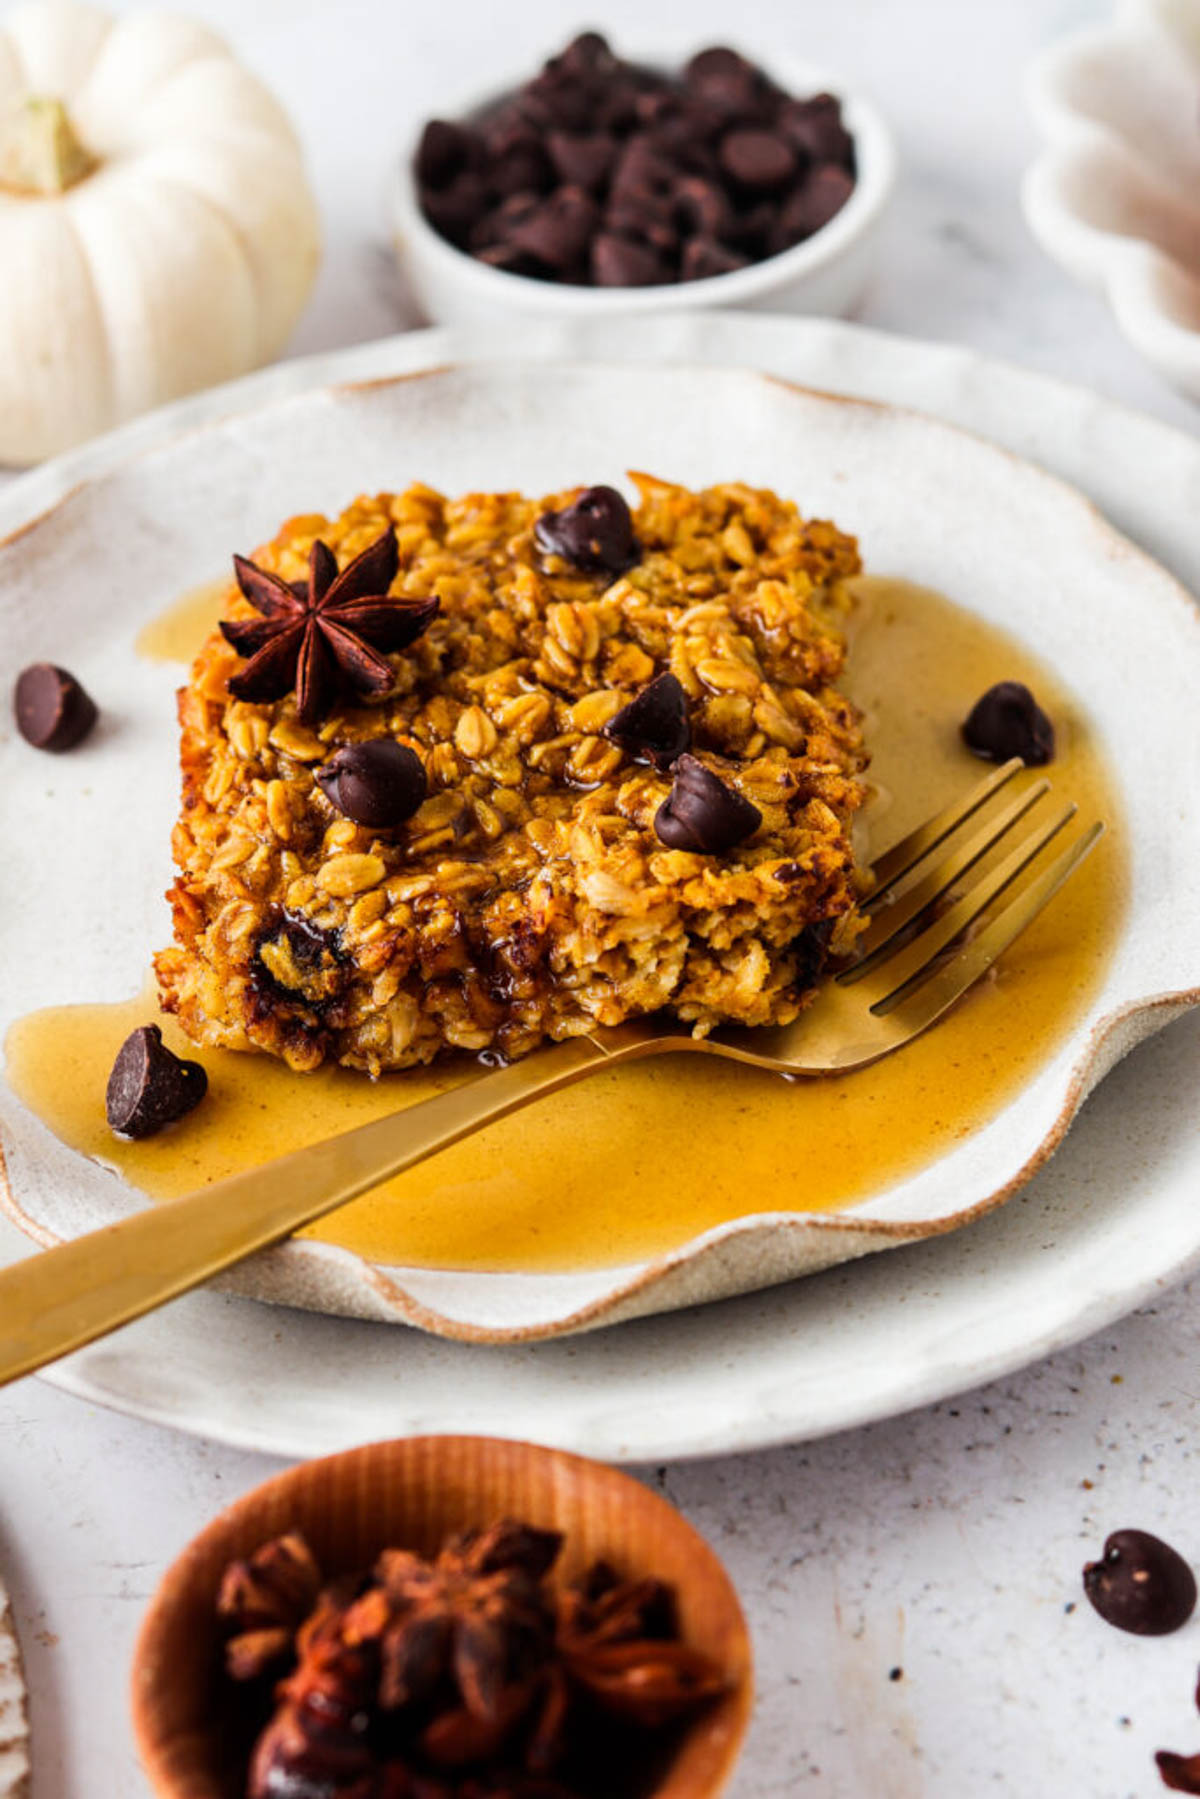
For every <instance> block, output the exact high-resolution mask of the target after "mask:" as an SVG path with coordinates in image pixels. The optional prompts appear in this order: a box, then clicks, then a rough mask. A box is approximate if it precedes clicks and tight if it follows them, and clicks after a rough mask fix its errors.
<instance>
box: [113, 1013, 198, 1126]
mask: <svg viewBox="0 0 1200 1799" xmlns="http://www.w3.org/2000/svg"><path fill="white" fill-rule="evenodd" d="M207 1091H208V1076H207V1075H206V1074H205V1072H204V1070H203V1068H202V1067H201V1066H200V1064H199V1062H185V1061H184V1060H183V1058H182V1057H181V1056H177V1055H175V1054H174V1053H173V1052H172V1051H171V1050H169V1049H168V1048H167V1046H166V1044H165V1043H164V1042H163V1040H162V1032H161V1031H160V1030H159V1028H158V1026H157V1025H156V1024H144V1025H142V1026H141V1027H140V1028H139V1029H138V1030H136V1031H131V1032H130V1034H129V1036H128V1037H126V1039H125V1041H124V1043H123V1044H122V1045H121V1047H120V1049H119V1050H118V1051H117V1059H116V1061H115V1062H114V1063H113V1066H112V1073H111V1074H110V1075H109V1077H108V1088H107V1090H106V1092H105V1095H104V1110H105V1114H106V1116H107V1118H108V1122H109V1125H110V1127H111V1128H112V1129H113V1130H114V1131H116V1133H117V1135H118V1136H120V1137H153V1136H154V1135H155V1134H156V1132H158V1131H161V1130H164V1129H165V1128H166V1126H167V1125H169V1124H174V1123H175V1121H176V1120H177V1119H179V1118H182V1117H183V1116H184V1115H185V1114H186V1113H188V1112H190V1111H191V1110H192V1108H193V1107H194V1106H198V1105H199V1104H200V1101H201V1100H202V1099H203V1098H204V1095H205V1094H206V1093H207Z"/></svg>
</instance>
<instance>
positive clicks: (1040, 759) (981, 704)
mask: <svg viewBox="0 0 1200 1799" xmlns="http://www.w3.org/2000/svg"><path fill="white" fill-rule="evenodd" d="M962 739H963V742H964V743H965V744H966V746H967V748H968V749H969V750H973V751H974V753H975V755H977V756H982V757H984V758H985V760H987V761H988V762H1007V761H1008V759H1009V757H1010V756H1020V758H1021V760H1022V761H1023V762H1025V763H1027V764H1028V765H1029V766H1030V767H1031V768H1035V767H1041V765H1042V764H1043V763H1044V762H1051V761H1053V759H1054V726H1053V725H1052V724H1051V722H1050V720H1049V719H1048V718H1047V717H1046V714H1045V713H1044V712H1043V711H1042V709H1041V707H1040V706H1039V705H1038V703H1037V701H1036V700H1035V699H1034V697H1033V695H1032V693H1031V692H1030V691H1029V689H1028V687H1026V686H1025V684H1024V682H1023V681H997V682H996V684H995V686H994V687H989V688H988V690H987V692H986V693H985V694H983V695H982V697H981V698H980V699H978V700H976V702H975V704H974V706H972V708H971V710H970V712H969V713H968V714H967V717H966V719H965V720H964V721H963V726H962Z"/></svg>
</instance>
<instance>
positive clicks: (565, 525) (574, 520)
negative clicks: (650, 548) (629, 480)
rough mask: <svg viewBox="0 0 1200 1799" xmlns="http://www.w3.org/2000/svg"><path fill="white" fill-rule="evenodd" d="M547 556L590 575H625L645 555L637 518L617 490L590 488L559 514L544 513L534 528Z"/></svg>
mask: <svg viewBox="0 0 1200 1799" xmlns="http://www.w3.org/2000/svg"><path fill="white" fill-rule="evenodd" d="M533 535H534V542H535V543H536V544H537V547H538V549H539V550H541V551H542V553H543V555H549V556H562V557H565V559H566V560H567V561H568V562H572V563H574V565H575V567H576V568H581V569H583V570H585V571H586V572H587V573H588V574H605V575H622V574H624V572H625V570H626V569H627V568H632V567H633V565H634V563H635V562H637V561H639V560H640V558H641V554H642V549H641V545H640V544H639V543H638V540H637V538H636V537H635V536H634V534H633V517H632V514H631V513H630V510H629V507H628V505H627V504H626V502H625V499H624V497H623V496H622V495H621V494H619V493H618V492H617V490H616V488H615V487H587V488H585V489H584V491H583V492H582V493H581V494H580V496H579V498H578V499H577V500H573V501H572V503H571V504H570V505H569V506H564V507H562V508H561V510H560V511H558V512H543V514H542V516H541V518H539V519H538V521H537V523H536V524H535V526H534V528H533Z"/></svg>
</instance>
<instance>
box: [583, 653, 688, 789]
mask: <svg viewBox="0 0 1200 1799" xmlns="http://www.w3.org/2000/svg"><path fill="white" fill-rule="evenodd" d="M604 735H605V736H606V737H607V738H608V739H609V740H610V742H612V743H615V744H618V745H619V746H620V748H621V749H623V750H626V751H627V752H628V753H629V755H631V756H641V757H644V758H645V760H646V761H647V762H652V763H654V765H655V766H656V767H657V768H670V766H671V764H672V762H674V761H675V759H676V757H677V756H682V755H683V753H684V751H685V750H686V749H687V748H688V746H689V745H690V743H691V741H692V727H691V722H690V720H689V718H688V697H687V694H686V692H685V691H684V688H683V684H682V682H680V681H678V680H677V679H676V678H675V676H674V675H671V674H666V675H658V676H656V677H655V679H654V680H653V681H651V682H650V685H649V686H648V687H643V688H642V691H641V692H640V693H637V694H635V695H634V697H633V698H632V699H631V700H630V701H629V704H628V705H627V706H622V707H621V710H620V711H619V712H618V713H615V714H614V716H613V717H612V718H610V719H609V721H608V723H607V724H606V725H605V727H604Z"/></svg>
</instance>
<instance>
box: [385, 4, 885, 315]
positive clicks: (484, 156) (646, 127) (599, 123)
mask: <svg viewBox="0 0 1200 1799" xmlns="http://www.w3.org/2000/svg"><path fill="white" fill-rule="evenodd" d="M414 166H415V174H416V179H417V184H418V187H419V190H420V199H421V206H422V208H423V210H424V212H425V216H426V217H427V218H428V220H429V222H430V223H431V224H432V225H433V227H434V229H435V230H437V231H439V232H440V233H441V234H442V236H444V237H446V238H447V239H449V241H450V242H451V243H453V244H455V245H456V246H457V247H458V248H460V249H463V250H466V251H467V252H468V253H469V254H470V255H472V256H475V257H477V258H479V259H480V260H481V261H483V262H485V263H488V264H490V265H491V266H492V267H494V268H496V269H499V270H503V271H506V272H509V273H512V274H517V275H522V276H524V277H526V278H533V279H537V280H543V281H560V282H567V283H571V284H574V285H580V284H589V283H590V284H591V285H593V286H596V287H657V286H663V285H667V284H669V283H673V282H678V281H696V280H708V279H712V278H713V277H714V276H718V275H722V274H728V273H730V272H731V271H732V270H734V269H739V268H743V267H745V266H746V264H747V263H748V262H759V261H761V260H763V259H764V258H765V257H769V256H774V255H777V254H779V253H781V252H782V251H785V250H787V249H790V248H791V247H792V246H793V245H794V244H797V243H800V242H802V241H803V240H804V239H805V238H806V237H810V236H811V235H812V234H813V232H815V231H818V230H820V229H821V227H822V226H823V225H825V224H827V223H828V221H829V220H830V219H831V218H832V217H833V216H834V214H835V213H836V212H838V211H839V210H840V208H841V207H842V206H843V205H844V204H845V201H846V199H847V197H848V195H849V193H850V192H851V190H852V189H853V186H854V177H855V168H854V144H853V140H852V139H851V137H850V135H849V133H848V132H847V131H846V129H845V126H844V124H843V122H842V117H841V108H840V104H839V102H838V100H837V99H836V98H835V97H834V96H833V95H831V94H817V95H814V96H812V97H811V98H810V99H799V98H796V97H793V96H790V95H788V94H786V93H784V92H782V91H781V90H780V89H779V88H778V87H776V86H775V84H774V83H773V82H772V81H771V80H770V79H769V78H768V76H767V75H765V74H764V72H763V71H762V70H761V69H759V68H757V67H756V66H755V65H754V64H753V63H751V62H749V61H747V59H746V58H745V57H744V56H742V55H740V54H739V53H738V52H737V51H736V50H732V49H729V48H728V47H726V46H721V45H716V46H711V47H710V48H709V49H707V50H702V51H700V52H699V53H698V54H697V55H696V56H694V57H693V58H692V59H691V61H690V62H689V63H688V65H687V67H686V69H685V70H684V71H683V72H682V74H680V75H674V76H672V75H663V74H659V73H658V72H656V71H654V70H651V69H646V68H643V67H641V66H639V65H637V64H634V63H630V62H625V61H623V60H621V59H620V58H618V57H616V56H614V54H613V52H612V50H611V49H610V48H609V46H608V44H607V43H606V41H605V40H604V39H603V38H602V37H601V36H600V35H599V34H598V33H596V32H585V33H583V34H582V35H581V36H580V37H578V38H576V39H575V40H574V41H573V42H572V43H571V44H569V45H568V46H567V48H566V49H565V50H564V51H563V52H562V53H561V55H559V56H556V57H552V58H550V60H549V61H548V62H547V63H546V64H545V65H544V67H543V68H542V69H541V71H540V72H539V73H538V74H537V75H535V76H534V77H533V79H532V80H530V81H528V82H526V83H525V84H524V86H522V87H521V88H519V89H517V90H516V91H515V92H513V93H510V94H508V95H507V96H506V97H505V98H504V99H503V100H501V101H499V102H497V103H496V104H495V105H494V106H492V107H490V108H489V109H488V110H487V111H486V112H485V113H484V114H483V115H481V116H480V117H478V118H476V119H473V120H471V121H468V122H465V123H460V124H454V123H452V122H450V121H447V120H442V119H435V120H431V121H430V123H429V125H428V126H427V127H426V129H425V133H424V135H423V137H422V139H421V143H420V146H419V148H418V150H417V154H416V158H415V165H414ZM580 194H583V195H584V196H586V203H585V202H581V200H580V198H579V196H580ZM568 196H569V198H568ZM510 202H518V203H519V204H517V205H516V207H515V210H510V204H509V203H510ZM539 204H540V206H541V207H542V208H543V210H542V211H537V210H536V206H537V205H539ZM581 240H582V241H581Z"/></svg>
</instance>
